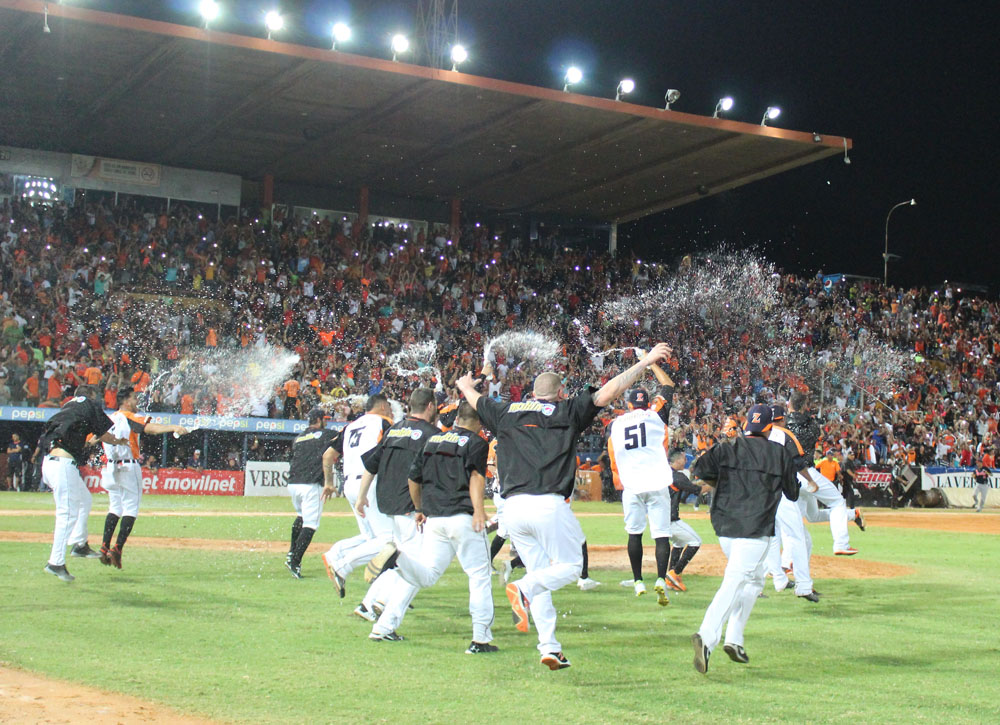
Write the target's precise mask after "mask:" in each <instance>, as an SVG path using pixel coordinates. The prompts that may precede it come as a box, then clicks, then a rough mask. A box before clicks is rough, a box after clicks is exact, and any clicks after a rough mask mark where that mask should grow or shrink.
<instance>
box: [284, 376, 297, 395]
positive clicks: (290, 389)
mask: <svg viewBox="0 0 1000 725" xmlns="http://www.w3.org/2000/svg"><path fill="white" fill-rule="evenodd" d="M284 388H285V393H286V394H287V395H288V397H289V398H297V397H299V381H298V380H287V381H285V385H284Z"/></svg>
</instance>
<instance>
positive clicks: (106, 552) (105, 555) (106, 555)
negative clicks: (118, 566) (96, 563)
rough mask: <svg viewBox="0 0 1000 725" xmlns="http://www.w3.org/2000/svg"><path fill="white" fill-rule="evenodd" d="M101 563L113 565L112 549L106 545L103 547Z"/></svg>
mask: <svg viewBox="0 0 1000 725" xmlns="http://www.w3.org/2000/svg"><path fill="white" fill-rule="evenodd" d="M101 563H102V564H104V566H111V550H110V549H108V547H106V546H102V547H101Z"/></svg>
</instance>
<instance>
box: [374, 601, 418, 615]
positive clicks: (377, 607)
mask: <svg viewBox="0 0 1000 725" xmlns="http://www.w3.org/2000/svg"><path fill="white" fill-rule="evenodd" d="M410 608H411V609H412V608H413V605H412V604H411V605H410ZM384 609H385V604H384V603H382V602H372V614H374V615H375V616H376V617H381V616H382V610H384Z"/></svg>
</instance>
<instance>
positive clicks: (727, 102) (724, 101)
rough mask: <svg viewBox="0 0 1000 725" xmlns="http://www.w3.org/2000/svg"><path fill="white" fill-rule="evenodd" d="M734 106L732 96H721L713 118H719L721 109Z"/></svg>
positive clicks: (726, 109)
mask: <svg viewBox="0 0 1000 725" xmlns="http://www.w3.org/2000/svg"><path fill="white" fill-rule="evenodd" d="M732 107H733V99H732V97H731V96H726V97H725V98H720V99H719V102H718V103H716V104H715V113H713V114H712V118H718V117H719V112H720V111H728V110H729V109H731V108H732Z"/></svg>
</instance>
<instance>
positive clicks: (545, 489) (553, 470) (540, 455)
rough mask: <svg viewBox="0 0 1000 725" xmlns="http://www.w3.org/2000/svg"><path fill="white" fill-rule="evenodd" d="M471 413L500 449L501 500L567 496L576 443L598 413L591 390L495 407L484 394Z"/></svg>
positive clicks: (570, 485) (571, 478)
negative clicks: (549, 495) (501, 463)
mask: <svg viewBox="0 0 1000 725" xmlns="http://www.w3.org/2000/svg"><path fill="white" fill-rule="evenodd" d="M476 410H477V412H478V413H479V418H480V420H482V421H483V425H484V426H486V427H487V428H489V429H490V430H491V431H493V433H494V434H495V435H496V437H497V439H498V440H499V444H500V445H501V446H502V447H503V456H504V460H503V491H502V495H503V497H504V498H510V497H511V496H517V495H518V494H522V493H528V494H553V493H554V494H558V495H560V496H562V497H564V498H568V497H569V496H570V495H571V494H572V493H573V481H574V478H575V476H576V439H577V437H578V436H579V435H580V433H581V432H582V431H583V430H585V429H586V428H587V426H589V425H590V424H591V422H593V420H594V418H595V417H597V414H598V412H600V408H599V407H597V406H596V405H595V404H594V390H593V388H589V387H588V388H586V389H584V390H583V392H581V393H578V394H577V395H576V396H574V397H572V398H569V399H568V400H557V401H548V400H527V401H523V402H520V403H498V402H496V401H495V400H491V399H490V398H487V397H486V396H485V395H484V396H482V397H481V398H480V399H479V402H478V403H477V404H476Z"/></svg>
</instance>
